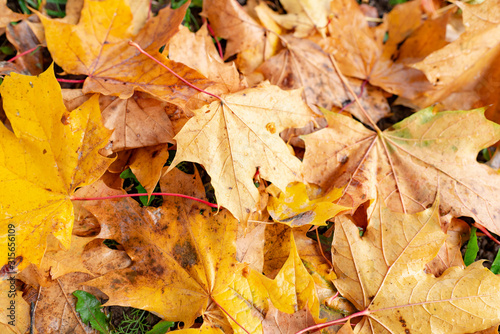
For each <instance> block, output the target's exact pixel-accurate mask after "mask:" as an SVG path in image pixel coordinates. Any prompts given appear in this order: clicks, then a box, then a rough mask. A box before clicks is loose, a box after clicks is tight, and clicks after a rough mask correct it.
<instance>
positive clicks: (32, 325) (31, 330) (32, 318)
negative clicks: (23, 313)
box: [30, 302, 35, 334]
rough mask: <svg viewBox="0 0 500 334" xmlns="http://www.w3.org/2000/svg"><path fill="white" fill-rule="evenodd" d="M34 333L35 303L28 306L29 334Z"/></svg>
mask: <svg viewBox="0 0 500 334" xmlns="http://www.w3.org/2000/svg"><path fill="white" fill-rule="evenodd" d="M34 333H35V302H31V305H30V334H34Z"/></svg>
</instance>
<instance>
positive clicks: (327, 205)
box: [267, 183, 350, 227]
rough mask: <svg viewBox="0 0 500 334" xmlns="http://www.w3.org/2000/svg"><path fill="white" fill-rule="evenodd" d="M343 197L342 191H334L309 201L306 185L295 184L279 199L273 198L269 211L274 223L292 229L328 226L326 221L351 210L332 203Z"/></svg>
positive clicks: (270, 200) (268, 207)
mask: <svg viewBox="0 0 500 334" xmlns="http://www.w3.org/2000/svg"><path fill="white" fill-rule="evenodd" d="M341 195H342V190H341V189H333V190H332V191H330V192H329V193H328V194H325V195H324V196H321V197H318V198H315V199H312V200H311V199H309V194H308V191H307V188H306V185H305V184H303V183H293V184H290V185H288V187H287V188H286V192H281V193H280V194H279V197H271V198H270V199H269V203H268V205H267V211H268V212H269V214H270V215H271V217H272V218H273V220H274V221H276V222H278V223H282V224H285V225H288V226H290V227H297V226H304V225H319V226H321V225H326V221H327V220H328V219H330V218H333V217H335V216H336V215H338V214H339V213H341V212H342V211H346V210H349V209H350V208H346V207H343V206H341V205H337V204H334V203H332V202H333V201H335V200H336V199H338V198H339V197H340V196H341Z"/></svg>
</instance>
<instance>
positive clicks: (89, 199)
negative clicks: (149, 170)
mask: <svg viewBox="0 0 500 334" xmlns="http://www.w3.org/2000/svg"><path fill="white" fill-rule="evenodd" d="M151 195H152V196H153V195H156V196H174V197H181V198H187V199H191V200H193V201H197V202H200V203H203V204H206V205H208V206H209V207H211V208H216V209H218V208H219V206H218V205H217V204H213V203H210V202H207V201H205V200H202V199H199V198H196V197H192V196H188V195H183V194H174V193H152V194H151ZM137 196H148V194H122V195H113V196H103V197H71V200H72V201H96V200H103V199H113V198H123V197H137Z"/></svg>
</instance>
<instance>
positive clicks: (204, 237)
mask: <svg viewBox="0 0 500 334" xmlns="http://www.w3.org/2000/svg"><path fill="white" fill-rule="evenodd" d="M183 174H184V173H182V172H180V171H178V170H177V171H176V172H172V173H169V174H167V175H168V179H170V181H168V182H180V183H178V184H179V185H181V186H182V188H178V189H177V191H175V192H177V193H183V192H184V193H187V194H190V195H194V196H196V197H198V198H203V197H204V188H203V185H202V184H201V182H200V180H199V177H198V176H196V175H188V174H184V175H183ZM181 180H183V181H181ZM186 204H189V205H186ZM87 209H89V210H90V211H91V212H92V213H93V214H94V215H95V216H96V217H97V218H98V219H99V222H100V223H101V225H103V226H107V227H106V228H104V229H103V230H104V231H107V232H106V234H105V237H106V238H110V239H113V240H116V241H117V242H119V243H120V244H121V245H122V246H123V247H124V249H125V251H126V252H127V254H128V255H129V256H130V258H131V259H132V266H131V267H129V268H126V269H121V270H118V271H114V272H109V273H107V274H106V275H104V276H102V277H100V278H97V279H94V280H92V281H90V283H89V284H90V285H92V286H95V287H98V288H99V289H101V290H102V291H104V292H105V293H106V294H107V295H108V296H109V297H110V299H109V301H108V303H107V304H108V305H122V306H133V307H135V308H140V309H144V310H148V311H152V312H155V313H157V314H159V315H161V316H162V317H163V318H165V320H169V321H183V322H184V324H185V326H187V327H190V326H191V325H192V324H193V322H194V320H195V319H196V318H197V317H198V316H200V315H203V314H204V312H205V310H206V309H207V307H208V305H209V303H212V301H213V300H216V301H217V302H218V303H219V304H220V303H221V301H220V300H219V299H218V295H220V294H221V293H223V292H224V291H225V290H227V289H228V286H229V285H230V284H231V283H232V282H233V280H234V279H235V275H237V272H238V268H241V267H240V265H239V264H238V263H237V262H236V259H235V252H236V249H235V244H234V243H235V240H236V232H237V228H238V227H237V222H236V220H235V219H234V218H232V217H231V215H230V214H229V212H227V211H220V212H219V213H218V214H214V213H212V212H211V210H210V209H209V208H208V207H206V206H204V205H202V204H200V205H198V204H197V203H196V202H194V201H192V200H189V199H182V198H177V197H165V198H164V202H163V206H162V207H160V208H149V207H148V208H140V207H139V205H138V204H137V202H135V201H133V200H131V199H121V200H118V201H106V202H103V203H101V204H98V205H92V206H90V205H89V206H87ZM100 236H101V235H100ZM240 311H243V310H238V312H240ZM226 322H227V320H226Z"/></svg>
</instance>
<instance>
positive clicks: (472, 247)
mask: <svg viewBox="0 0 500 334" xmlns="http://www.w3.org/2000/svg"><path fill="white" fill-rule="evenodd" d="M476 230H477V228H475V227H472V228H471V230H470V239H469V242H468V243H467V250H466V251H465V255H464V263H465V265H466V266H468V265H470V264H472V263H473V262H474V261H476V257H477V252H479V246H478V245H477V235H476Z"/></svg>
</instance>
